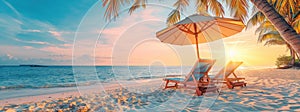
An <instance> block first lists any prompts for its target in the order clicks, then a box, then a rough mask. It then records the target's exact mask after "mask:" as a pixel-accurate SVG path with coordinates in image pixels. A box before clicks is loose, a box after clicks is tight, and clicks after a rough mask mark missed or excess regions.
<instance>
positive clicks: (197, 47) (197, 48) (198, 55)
mask: <svg viewBox="0 0 300 112" xmlns="http://www.w3.org/2000/svg"><path fill="white" fill-rule="evenodd" d="M195 37H196V50H197V57H198V60H200V54H199V46H198V35H196V36H195Z"/></svg>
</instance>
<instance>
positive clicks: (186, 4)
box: [173, 0, 189, 11]
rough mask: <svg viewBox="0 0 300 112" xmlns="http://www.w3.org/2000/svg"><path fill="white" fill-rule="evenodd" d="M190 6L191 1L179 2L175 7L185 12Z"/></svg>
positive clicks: (178, 0)
mask: <svg viewBox="0 0 300 112" xmlns="http://www.w3.org/2000/svg"><path fill="white" fill-rule="evenodd" d="M188 5H189V0H177V1H176V2H175V3H174V4H173V6H174V7H175V8H176V9H177V10H179V11H183V10H184V8H185V7H187V6H188Z"/></svg>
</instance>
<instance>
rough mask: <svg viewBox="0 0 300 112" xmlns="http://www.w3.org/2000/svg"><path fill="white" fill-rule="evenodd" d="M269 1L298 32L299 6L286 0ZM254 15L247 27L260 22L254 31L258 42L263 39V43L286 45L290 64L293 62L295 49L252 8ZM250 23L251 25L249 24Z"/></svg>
mask: <svg viewBox="0 0 300 112" xmlns="http://www.w3.org/2000/svg"><path fill="white" fill-rule="evenodd" d="M269 3H270V4H271V5H273V7H275V8H276V10H277V11H278V13H279V14H280V15H282V16H283V17H284V18H285V20H286V21H287V23H288V24H290V25H291V26H292V27H293V28H294V29H295V30H296V32H297V33H298V34H299V31H300V26H299V23H300V21H299V17H298V15H299V14H300V13H299V8H298V6H297V5H295V4H293V2H288V0H269ZM253 12H254V15H253V16H252V17H251V18H250V19H249V21H248V25H247V26H248V27H249V26H253V25H257V24H260V26H259V27H258V28H257V30H256V32H259V38H258V42H262V41H265V45H286V46H287V47H288V49H289V50H290V54H291V57H292V61H291V64H294V63H295V58H296V57H299V56H298V55H297V53H296V52H295V50H293V48H292V47H291V45H289V44H288V43H287V42H285V40H284V39H283V38H282V37H281V35H280V34H279V32H278V31H277V30H276V28H275V27H274V25H273V24H271V22H270V21H269V20H267V19H266V17H265V16H264V15H263V14H262V12H260V11H256V10H254V11H253ZM249 24H252V25H249Z"/></svg>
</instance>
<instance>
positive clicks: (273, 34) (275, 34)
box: [257, 31, 283, 43]
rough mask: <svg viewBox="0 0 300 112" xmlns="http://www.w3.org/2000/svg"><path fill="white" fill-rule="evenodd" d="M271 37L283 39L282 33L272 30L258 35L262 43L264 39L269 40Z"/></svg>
mask: <svg viewBox="0 0 300 112" xmlns="http://www.w3.org/2000/svg"><path fill="white" fill-rule="evenodd" d="M270 39H277V40H280V39H282V37H281V36H280V34H279V33H278V32H277V31H270V32H267V33H265V34H263V35H260V36H259V37H258V40H257V41H258V42H260V43H261V42H263V41H267V40H270ZM282 40H283V39H282Z"/></svg>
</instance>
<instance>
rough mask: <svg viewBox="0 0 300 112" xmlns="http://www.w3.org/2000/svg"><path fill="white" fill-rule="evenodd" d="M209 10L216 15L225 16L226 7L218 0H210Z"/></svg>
mask: <svg viewBox="0 0 300 112" xmlns="http://www.w3.org/2000/svg"><path fill="white" fill-rule="evenodd" d="M208 7H209V10H210V11H211V12H212V13H213V14H215V15H216V16H224V14H225V12H224V7H223V5H222V4H221V3H220V2H219V1H218V0H209V2H208Z"/></svg>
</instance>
